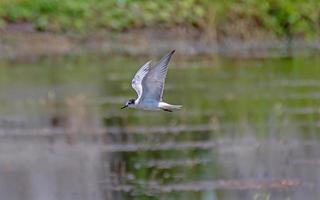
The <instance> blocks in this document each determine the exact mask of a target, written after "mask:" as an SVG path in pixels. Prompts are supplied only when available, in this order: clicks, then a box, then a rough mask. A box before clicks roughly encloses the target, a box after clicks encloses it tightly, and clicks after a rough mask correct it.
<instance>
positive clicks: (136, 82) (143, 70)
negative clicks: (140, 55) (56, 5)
mask: <svg viewBox="0 0 320 200" xmlns="http://www.w3.org/2000/svg"><path fill="white" fill-rule="evenodd" d="M150 66H151V60H150V61H148V62H146V63H145V64H144V65H143V66H142V67H140V69H139V70H138V71H137V73H136V74H135V75H134V77H133V79H132V82H131V86H132V88H133V89H134V90H135V91H136V93H137V95H138V98H139V97H140V96H141V95H142V80H143V78H144V77H145V76H146V74H147V73H148V72H149V69H150Z"/></svg>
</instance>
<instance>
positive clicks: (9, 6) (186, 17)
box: [0, 0, 320, 37]
mask: <svg viewBox="0 0 320 200" xmlns="http://www.w3.org/2000/svg"><path fill="white" fill-rule="evenodd" d="M319 7H320V1H318V0H301V1H299V0H291V1H287V0H265V1H259V0H225V1H218V0H182V1H171V0H163V1H148V0H139V1H137V0H105V1H100V0H68V1H63V2H61V1H59V0H2V1H1V2H0V25H3V24H6V23H16V22H30V23H32V24H33V26H34V27H35V28H36V29H37V30H39V31H55V32H67V31H72V32H84V33H88V32H90V31H96V30H99V29H109V30H113V31H116V32H117V31H124V30H127V29H132V28H143V27H150V26H151V27H152V26H159V25H160V26H163V27H175V26H177V25H183V26H190V27H195V28H196V29H199V30H201V31H204V32H206V33H210V32H218V33H222V34H225V27H226V26H227V25H228V24H232V23H236V24H237V25H238V26H236V27H233V28H232V29H233V30H232V31H233V32H240V33H242V34H243V32H250V31H248V30H250V29H255V28H256V29H262V30H264V31H266V32H271V33H273V34H275V35H277V36H289V37H291V36H293V35H303V36H307V37H309V36H311V37H312V36H316V35H317V34H319V25H320V11H319V9H318V8H319ZM248 28H249V29H248ZM244 34H245V33H244Z"/></svg>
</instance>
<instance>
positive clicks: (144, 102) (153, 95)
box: [122, 50, 182, 112]
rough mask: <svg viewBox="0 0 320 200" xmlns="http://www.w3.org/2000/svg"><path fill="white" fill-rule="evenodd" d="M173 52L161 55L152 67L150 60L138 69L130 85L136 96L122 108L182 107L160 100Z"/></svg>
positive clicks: (170, 110) (172, 108) (168, 109)
mask: <svg viewBox="0 0 320 200" xmlns="http://www.w3.org/2000/svg"><path fill="white" fill-rule="evenodd" d="M174 52H175V51H174V50H173V51H171V52H170V53H168V54H166V55H165V56H163V58H161V60H160V61H159V62H158V63H157V64H156V65H155V66H154V67H151V61H148V62H147V63H145V64H144V65H143V66H142V67H141V68H140V69H139V70H138V72H137V73H136V74H135V76H134V77H133V79H132V82H131V86H132V88H133V89H134V90H135V91H136V93H137V95H138V98H137V99H130V100H129V101H127V102H126V104H125V106H123V107H122V108H126V107H132V108H138V109H144V110H164V111H169V112H172V110H174V109H180V108H181V107H182V106H181V105H171V104H168V103H166V102H163V101H162V95H163V90H164V84H165V79H166V76H167V72H168V64H169V61H170V59H171V56H172V54H173V53H174Z"/></svg>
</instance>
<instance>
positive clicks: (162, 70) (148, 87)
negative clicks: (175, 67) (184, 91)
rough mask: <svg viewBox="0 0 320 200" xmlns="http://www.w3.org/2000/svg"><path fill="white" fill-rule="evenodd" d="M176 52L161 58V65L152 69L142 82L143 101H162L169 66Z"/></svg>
mask: <svg viewBox="0 0 320 200" xmlns="http://www.w3.org/2000/svg"><path fill="white" fill-rule="evenodd" d="M174 52H175V50H173V51H171V52H170V53H168V54H166V55H165V56H163V57H162V58H161V60H160V61H159V63H158V64H157V65H156V66H154V67H152V68H151V69H150V70H149V72H148V73H147V75H146V76H145V77H144V78H143V80H142V88H143V92H142V99H152V100H156V101H161V100H162V94H163V89H164V83H165V79H166V76H167V71H168V64H169V61H170V59H171V56H172V54H173V53H174Z"/></svg>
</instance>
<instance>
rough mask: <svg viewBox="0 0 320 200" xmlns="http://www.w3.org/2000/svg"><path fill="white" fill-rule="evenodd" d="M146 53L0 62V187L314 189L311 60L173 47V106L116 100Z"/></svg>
mask: <svg viewBox="0 0 320 200" xmlns="http://www.w3.org/2000/svg"><path fill="white" fill-rule="evenodd" d="M151 57H152V59H153V61H157V60H158V59H159V57H155V56H151ZM149 59H150V57H130V56H117V55H90V54H87V55H74V56H64V57H59V56H57V57H50V58H48V57H44V58H40V59H39V60H31V61H30V60H28V61H25V60H15V61H13V60H2V61H0V77H1V79H0V137H1V140H0V195H1V197H3V198H4V199H25V200H29V199H30V200H31V199H33V200H34V199H36V200H37V199H39V200H40V199H50V200H51V199H52V200H54V199H59V200H64V199H68V200H72V199H77V200H82V199H83V200H86V199H91V200H92V199H97V200H102V199H166V200H167V199H190V200H193V199H204V200H209V199H221V200H223V199H254V200H269V199H286V200H292V199H319V198H320V184H319V183H320V156H319V155H320V143H319V136H320V135H319V131H320V90H319V89H320V59H319V58H316V57H297V58H282V59H279V58H277V59H255V60H250V59H246V60H239V59H228V58H219V57H214V58H209V57H188V58H186V57H181V56H179V55H174V56H173V59H172V61H171V63H170V66H169V73H168V77H167V81H166V88H165V92H164V100H165V101H167V102H170V103H172V104H182V105H183V109H182V110H180V111H177V112H173V113H168V112H162V111H161V112H150V111H140V110H135V109H125V110H121V109H120V107H121V106H122V104H123V103H124V102H125V101H126V100H127V99H129V98H132V97H135V95H136V94H135V92H134V91H133V90H132V88H131V85H130V83H131V78H132V76H133V74H134V73H135V72H136V71H137V69H138V68H139V66H141V65H142V64H144V62H145V61H147V60H149Z"/></svg>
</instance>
